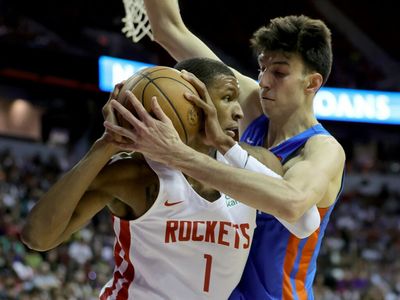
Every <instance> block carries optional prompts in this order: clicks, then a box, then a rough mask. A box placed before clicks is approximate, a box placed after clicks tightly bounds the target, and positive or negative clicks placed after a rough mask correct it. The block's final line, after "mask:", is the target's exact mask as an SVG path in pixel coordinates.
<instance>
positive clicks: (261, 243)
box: [229, 115, 343, 300]
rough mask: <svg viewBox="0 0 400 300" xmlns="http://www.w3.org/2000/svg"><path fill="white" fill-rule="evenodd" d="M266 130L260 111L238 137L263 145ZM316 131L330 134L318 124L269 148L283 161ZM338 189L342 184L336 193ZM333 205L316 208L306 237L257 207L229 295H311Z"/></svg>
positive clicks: (257, 299) (252, 299) (249, 299)
mask: <svg viewBox="0 0 400 300" xmlns="http://www.w3.org/2000/svg"><path fill="white" fill-rule="evenodd" d="M267 131H268V119H267V117H266V116H264V115H262V116H260V117H259V118H257V119H256V120H254V121H253V123H251V124H250V126H249V127H248V128H247V129H246V131H245V132H244V134H243V135H242V138H241V141H243V142H246V143H248V144H251V145H253V146H263V144H264V141H265V137H266V135H267ZM317 134H325V135H329V132H328V131H327V130H325V129H324V128H323V127H322V125H321V124H317V125H315V126H313V127H311V128H309V129H307V130H305V131H304V132H301V133H299V134H298V135H296V136H293V137H291V138H289V139H288V140H286V141H284V142H282V143H281V144H279V145H278V146H276V147H274V148H272V149H270V150H271V151H272V152H273V153H274V154H275V155H276V156H277V157H278V158H279V159H280V160H281V162H282V164H284V163H285V162H287V161H288V160H289V159H290V158H291V157H293V156H294V155H296V152H297V151H298V150H299V149H300V148H301V147H303V146H304V144H305V143H306V142H307V140H308V139H309V138H310V137H312V136H314V135H317ZM342 186H343V184H342ZM341 190H342V187H341V188H340V191H339V193H338V195H337V197H338V196H339V195H340V192H341ZM336 200H337V198H336ZM334 203H336V201H335V202H334ZM333 207H334V204H333V205H331V206H330V207H327V208H318V211H319V213H320V216H321V224H320V227H319V229H318V230H316V231H315V232H314V233H313V234H312V235H311V236H309V237H308V238H305V239H299V238H297V237H295V236H294V235H292V234H291V233H290V232H289V231H288V230H287V229H286V228H285V227H284V226H283V225H282V224H281V223H280V222H279V221H278V220H277V219H276V218H275V217H274V216H272V215H270V214H266V213H263V212H260V211H258V213H257V227H256V230H255V232H254V238H253V243H252V245H251V249H250V254H249V258H248V260H247V264H246V267H245V270H244V273H243V275H242V278H241V281H240V283H239V285H238V286H237V287H236V289H235V290H234V291H233V292H232V294H231V296H230V298H229V299H231V300H237V299H246V300H263V299H314V296H313V291H312V285H313V281H314V277H315V273H316V267H317V256H318V253H319V250H320V247H321V241H322V238H323V236H324V232H325V229H326V226H327V224H328V221H329V217H330V215H331V212H332V210H333Z"/></svg>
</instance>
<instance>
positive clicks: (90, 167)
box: [22, 141, 114, 250]
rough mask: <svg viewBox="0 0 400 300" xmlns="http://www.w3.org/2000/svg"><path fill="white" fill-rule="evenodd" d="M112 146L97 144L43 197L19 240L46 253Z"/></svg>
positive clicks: (57, 237) (30, 216)
mask: <svg viewBox="0 0 400 300" xmlns="http://www.w3.org/2000/svg"><path fill="white" fill-rule="evenodd" d="M113 151H114V150H113V149H112V146H110V145H107V144H105V142H104V141H97V142H96V143H95V144H94V145H93V147H92V148H91V150H90V151H89V152H88V153H87V154H86V156H85V157H84V158H83V159H82V160H81V161H80V162H79V163H77V164H76V165H75V166H74V167H73V168H72V169H71V170H70V171H68V172H67V173H66V174H65V175H64V176H62V177H61V179H60V180H59V181H57V182H56V183H55V184H54V185H53V186H52V187H51V188H50V190H49V191H48V192H47V193H45V194H44V195H43V196H42V197H41V198H40V199H39V201H38V202H37V203H36V205H35V206H34V207H33V208H32V210H31V212H30V213H29V215H28V218H27V221H26V223H25V225H24V228H23V231H22V240H23V241H24V242H25V243H26V244H27V245H28V246H29V247H31V248H33V249H36V250H47V249H48V248H49V245H52V244H53V242H54V241H55V240H57V239H59V237H60V236H61V234H62V233H63V232H64V231H65V229H66V228H67V226H68V224H69V222H70V220H71V217H72V215H73V213H74V211H75V209H76V207H77V205H78V203H79V201H80V199H81V198H82V197H83V195H84V194H85V192H86V190H87V189H88V187H89V185H90V184H91V182H92V181H93V180H94V178H95V177H96V176H97V174H98V173H99V172H100V170H101V169H102V168H103V166H104V165H105V164H106V163H107V161H108V160H109V158H110V157H111V155H112V154H113Z"/></svg>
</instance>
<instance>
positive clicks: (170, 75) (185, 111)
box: [116, 66, 202, 144]
mask: <svg viewBox="0 0 400 300" xmlns="http://www.w3.org/2000/svg"><path fill="white" fill-rule="evenodd" d="M126 90H130V91H132V93H133V94H134V95H135V96H136V98H138V100H139V101H140V102H141V103H142V105H143V106H144V108H145V109H146V110H147V111H148V112H149V113H151V114H152V111H151V98H152V97H153V96H156V97H157V100H158V103H159V104H160V106H161V108H162V110H163V111H164V113H165V114H166V115H167V116H168V117H169V118H170V119H171V121H172V123H173V125H174V127H175V129H176V131H177V132H178V134H179V136H180V138H181V140H182V141H183V142H184V143H186V144H188V143H190V142H191V141H192V140H193V138H194V137H195V136H196V135H197V133H198V132H199V130H200V127H201V124H202V111H201V109H199V108H198V107H196V106H195V105H193V104H192V103H191V102H189V101H188V100H187V99H186V98H185V97H184V95H183V94H184V93H185V92H190V93H193V94H195V95H198V93H197V91H196V89H195V88H194V87H193V86H192V85H191V84H190V83H189V82H188V81H186V80H184V79H183V78H182V77H181V73H180V72H179V71H178V70H176V69H173V68H170V67H164V66H156V67H150V68H146V69H143V70H141V71H139V72H137V73H135V74H134V75H133V76H131V77H130V78H129V79H128V80H127V81H126V82H125V84H124V86H123V87H122V89H121V91H120V94H119V96H118V98H119V99H118V101H120V102H121V103H122V104H123V105H124V106H125V107H126V108H127V109H129V110H130V111H131V112H132V113H134V114H135V115H136V112H135V110H134V108H133V107H132V104H131V103H130V102H129V101H128V99H126V100H125V102H123V100H122V99H120V98H122V97H123V96H124V94H125V91H126ZM116 117H117V120H118V123H119V125H121V126H123V127H125V128H131V125H130V124H129V123H127V122H126V121H125V120H123V119H122V118H121V116H119V115H118V114H117V116H116Z"/></svg>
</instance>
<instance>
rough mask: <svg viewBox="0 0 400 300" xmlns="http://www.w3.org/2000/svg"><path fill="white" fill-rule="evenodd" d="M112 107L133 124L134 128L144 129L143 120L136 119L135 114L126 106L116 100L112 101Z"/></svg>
mask: <svg viewBox="0 0 400 300" xmlns="http://www.w3.org/2000/svg"><path fill="white" fill-rule="evenodd" d="M111 106H112V107H113V108H114V109H115V110H116V111H118V113H119V114H120V115H121V116H122V118H124V119H125V120H126V121H127V122H128V123H129V124H131V125H132V126H133V127H134V128H137V129H139V128H142V127H143V123H142V122H141V120H139V119H138V118H136V116H135V115H134V114H132V113H131V112H130V111H129V110H128V109H127V108H126V107H125V106H123V105H122V104H121V103H119V102H118V101H116V100H112V101H111Z"/></svg>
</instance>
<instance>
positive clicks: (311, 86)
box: [305, 73, 323, 94]
mask: <svg viewBox="0 0 400 300" xmlns="http://www.w3.org/2000/svg"><path fill="white" fill-rule="evenodd" d="M322 82H323V78H322V75H321V74H320V73H312V74H309V75H307V78H306V88H305V92H306V93H313V94H315V93H316V92H317V91H318V90H319V89H320V87H321V85H322Z"/></svg>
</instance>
